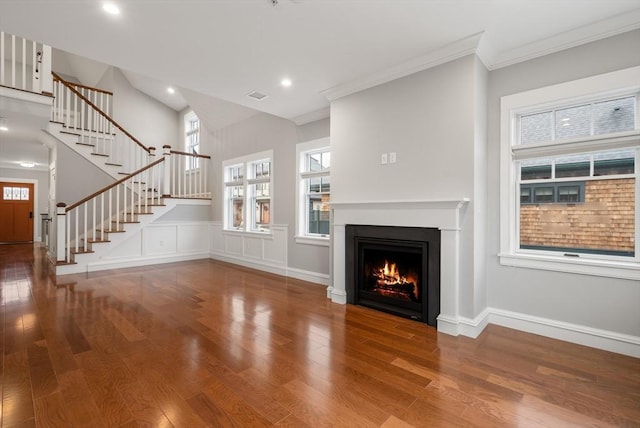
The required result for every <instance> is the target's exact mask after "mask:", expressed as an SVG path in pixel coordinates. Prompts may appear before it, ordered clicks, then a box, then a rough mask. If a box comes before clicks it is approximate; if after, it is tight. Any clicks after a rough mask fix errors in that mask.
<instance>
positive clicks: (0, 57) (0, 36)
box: [0, 31, 5, 85]
mask: <svg viewBox="0 0 640 428" xmlns="http://www.w3.org/2000/svg"><path fill="white" fill-rule="evenodd" d="M4 51H5V49H4V33H3V32H2V31H0V85H4V61H5V59H4V58H5V55H4V54H5V52H4Z"/></svg>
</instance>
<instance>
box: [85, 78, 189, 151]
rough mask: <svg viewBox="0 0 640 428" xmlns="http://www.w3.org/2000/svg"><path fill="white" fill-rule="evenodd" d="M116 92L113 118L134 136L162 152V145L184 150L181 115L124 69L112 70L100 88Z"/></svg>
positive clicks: (100, 84) (101, 82)
mask: <svg viewBox="0 0 640 428" xmlns="http://www.w3.org/2000/svg"><path fill="white" fill-rule="evenodd" d="M97 86H98V87H99V88H101V89H105V90H108V91H111V92H113V94H114V95H113V116H114V118H115V120H116V121H117V122H118V123H119V124H120V125H121V126H123V127H124V128H125V129H126V130H127V131H128V132H129V133H130V134H131V135H133V136H134V137H136V138H137V139H138V140H139V141H140V142H141V143H142V144H144V145H145V146H147V147H151V146H153V147H155V148H156V149H157V151H156V153H162V146H164V145H170V146H171V147H172V148H175V147H180V148H182V140H181V138H180V135H179V125H178V119H179V115H178V112H176V111H175V110H173V109H171V108H169V107H167V106H166V105H164V104H162V103H161V102H159V101H156V100H155V99H153V98H151V97H149V96H148V95H146V94H144V93H142V92H140V91H139V90H137V89H136V88H134V87H133V86H131V84H130V83H129V81H128V80H127V78H126V77H125V76H124V74H122V72H121V71H120V70H118V69H117V68H115V67H109V68H108V69H107V71H106V72H105V74H104V75H103V77H102V79H101V80H100V82H98V85H97Z"/></svg>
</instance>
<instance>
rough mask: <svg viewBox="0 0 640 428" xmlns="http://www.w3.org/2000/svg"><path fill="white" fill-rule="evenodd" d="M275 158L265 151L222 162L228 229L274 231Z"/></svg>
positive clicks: (226, 224)
mask: <svg viewBox="0 0 640 428" xmlns="http://www.w3.org/2000/svg"><path fill="white" fill-rule="evenodd" d="M272 158H273V156H272V152H271V151H266V152H261V153H256V154H254V155H250V156H245V157H242V158H236V159H231V160H228V161H225V162H224V163H223V167H224V168H223V169H224V177H223V178H224V195H225V196H224V225H225V229H227V230H239V231H245V232H267V231H269V229H270V228H271V209H272V204H271V195H272V189H273V171H272Z"/></svg>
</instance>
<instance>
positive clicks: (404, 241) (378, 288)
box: [345, 225, 440, 327]
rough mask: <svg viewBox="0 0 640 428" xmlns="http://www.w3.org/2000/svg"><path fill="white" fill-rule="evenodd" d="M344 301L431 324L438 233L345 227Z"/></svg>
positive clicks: (436, 305) (436, 295)
mask: <svg viewBox="0 0 640 428" xmlns="http://www.w3.org/2000/svg"><path fill="white" fill-rule="evenodd" d="M345 233H346V236H345V238H346V239H345V244H346V248H345V249H346V266H345V268H346V291H347V303H351V304H355V305H360V306H366V307H369V308H372V309H377V310H380V311H384V312H388V313H392V314H395V315H398V316H402V317H405V318H411V319H414V320H417V321H421V322H425V323H427V324H429V325H431V326H434V327H435V326H436V318H437V317H438V315H439V314H440V230H438V229H436V228H422V227H398V226H369V225H346V228H345Z"/></svg>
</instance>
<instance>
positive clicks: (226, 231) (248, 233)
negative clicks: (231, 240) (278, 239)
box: [222, 229, 273, 239]
mask: <svg viewBox="0 0 640 428" xmlns="http://www.w3.org/2000/svg"><path fill="white" fill-rule="evenodd" d="M222 233H223V234H227V235H242V236H251V237H257V236H263V237H265V238H267V239H273V233H271V231H270V230H264V231H259V230H243V229H222Z"/></svg>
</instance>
